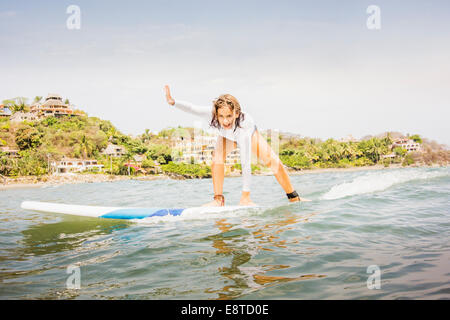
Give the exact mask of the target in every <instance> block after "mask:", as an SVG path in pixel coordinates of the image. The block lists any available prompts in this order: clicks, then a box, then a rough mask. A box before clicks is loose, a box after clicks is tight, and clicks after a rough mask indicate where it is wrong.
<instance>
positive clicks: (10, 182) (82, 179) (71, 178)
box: [0, 164, 447, 191]
mask: <svg viewBox="0 0 450 320" xmlns="http://www.w3.org/2000/svg"><path fill="white" fill-rule="evenodd" d="M446 166H447V165H445V166H442V165H439V164H433V165H412V166H406V167H403V166H402V165H401V164H394V165H390V166H389V167H385V166H384V165H373V166H363V167H351V168H317V169H305V170H300V171H296V170H288V174H289V175H290V176H296V175H304V174H311V173H312V174H316V173H324V172H351V171H368V170H389V169H400V168H439V167H446ZM253 175H255V176H271V175H273V173H272V172H263V173H256V174H253ZM240 176H241V173H235V174H228V175H226V176H225V178H231V177H240ZM163 179H173V180H180V179H182V180H185V179H188V178H181V177H176V176H173V175H172V176H170V175H167V174H158V175H151V176H127V175H124V176H116V175H110V174H80V173H78V174H76V173H66V174H57V175H44V176H23V177H17V178H6V181H5V180H3V181H2V180H0V181H1V182H0V191H2V190H9V189H21V188H40V187H49V186H58V185H63V184H77V183H98V182H114V181H121V180H142V181H151V180H163Z"/></svg>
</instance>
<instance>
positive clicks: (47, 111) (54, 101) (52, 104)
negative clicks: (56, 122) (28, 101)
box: [30, 94, 79, 117]
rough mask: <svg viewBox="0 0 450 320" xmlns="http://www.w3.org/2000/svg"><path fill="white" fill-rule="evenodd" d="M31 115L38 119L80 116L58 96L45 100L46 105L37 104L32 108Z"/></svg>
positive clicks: (50, 96) (48, 97)
mask: <svg viewBox="0 0 450 320" xmlns="http://www.w3.org/2000/svg"><path fill="white" fill-rule="evenodd" d="M30 110H31V113H33V114H35V115H37V116H38V117H50V116H53V117H62V116H78V115H79V113H77V112H75V111H74V110H73V108H72V106H70V105H68V104H65V103H64V102H63V101H62V98H61V96H59V95H57V94H49V95H48V96H47V98H45V102H44V103H42V104H41V103H39V102H36V103H34V104H32V105H31V106H30Z"/></svg>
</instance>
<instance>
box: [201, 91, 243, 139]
mask: <svg viewBox="0 0 450 320" xmlns="http://www.w3.org/2000/svg"><path fill="white" fill-rule="evenodd" d="M222 107H229V108H230V109H231V111H236V113H239V116H238V117H237V118H236V120H235V124H236V126H235V128H234V130H233V132H234V131H236V129H237V128H238V127H239V128H242V127H241V125H240V124H241V121H244V119H245V115H244V114H243V113H242V111H241V105H240V104H239V102H238V101H237V99H236V98H235V97H233V96H232V95H231V94H222V95H221V96H219V97H218V98H217V99H215V100H214V101H213V109H212V119H211V123H210V124H209V125H210V126H211V127H214V128H220V123H219V120H218V110H219V109H220V108H222Z"/></svg>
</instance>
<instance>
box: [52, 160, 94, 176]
mask: <svg viewBox="0 0 450 320" xmlns="http://www.w3.org/2000/svg"><path fill="white" fill-rule="evenodd" d="M50 168H51V171H52V172H53V173H67V172H82V171H87V170H92V171H101V170H102V169H103V165H102V164H98V163H97V160H95V159H70V158H62V159H61V160H59V161H52V162H51V163H50Z"/></svg>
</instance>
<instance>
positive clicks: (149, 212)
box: [100, 208, 184, 219]
mask: <svg viewBox="0 0 450 320" xmlns="http://www.w3.org/2000/svg"><path fill="white" fill-rule="evenodd" d="M183 210H184V209H159V208H153V209H152V208H133V209H118V210H114V211H111V212H108V213H106V214H104V215H101V216H100V217H101V218H110V219H143V218H148V217H163V216H167V215H169V214H170V215H172V216H179V215H180V214H181V213H182V212H183Z"/></svg>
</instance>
